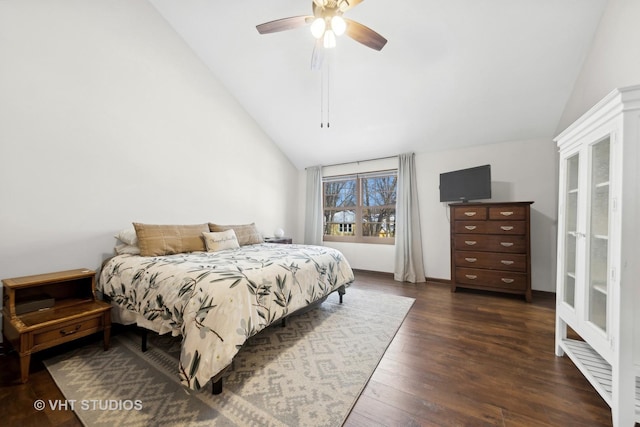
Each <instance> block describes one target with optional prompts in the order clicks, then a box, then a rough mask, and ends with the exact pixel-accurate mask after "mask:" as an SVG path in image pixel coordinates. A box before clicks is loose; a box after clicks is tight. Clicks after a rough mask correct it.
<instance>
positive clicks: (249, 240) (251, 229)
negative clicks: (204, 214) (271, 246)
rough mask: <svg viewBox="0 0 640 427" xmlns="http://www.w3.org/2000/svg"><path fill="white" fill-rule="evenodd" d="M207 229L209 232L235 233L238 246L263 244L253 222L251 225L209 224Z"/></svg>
mask: <svg viewBox="0 0 640 427" xmlns="http://www.w3.org/2000/svg"><path fill="white" fill-rule="evenodd" d="M209 229H210V230H211V231H227V230H233V231H235V232H236V237H237V238H238V244H240V246H244V245H255V244H257V243H263V242H264V240H262V236H261V235H260V233H258V229H257V228H256V224H255V223H253V222H252V223H251V224H244V225H219V224H212V223H209Z"/></svg>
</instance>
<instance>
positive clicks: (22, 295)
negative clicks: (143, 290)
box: [2, 269, 111, 383]
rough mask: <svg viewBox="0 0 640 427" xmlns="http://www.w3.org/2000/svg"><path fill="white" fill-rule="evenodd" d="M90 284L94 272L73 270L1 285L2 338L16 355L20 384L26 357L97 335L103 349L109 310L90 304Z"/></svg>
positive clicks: (25, 372)
mask: <svg viewBox="0 0 640 427" xmlns="http://www.w3.org/2000/svg"><path fill="white" fill-rule="evenodd" d="M95 280H96V272H95V271H93V270H89V269H79V270H69V271H60V272H57V273H48V274H38V275H35V276H25V277H17V278H13V279H4V280H3V281H2V284H3V285H4V304H3V309H2V310H3V315H2V322H3V335H4V337H5V340H6V341H8V342H10V343H11V345H12V346H13V348H14V349H15V350H16V351H17V352H18V354H19V355H20V380H21V381H22V382H23V383H24V382H26V381H27V379H28V378H29V362H30V361H31V353H35V352H37V351H40V350H44V349H46V348H49V347H53V346H56V345H58V344H62V343H65V342H68V341H72V340H75V339H77V338H81V337H85V336H87V335H91V334H93V333H96V332H100V331H103V333H104V349H105V350H107V349H108V348H109V338H110V334H111V306H110V305H109V304H107V303H106V302H104V301H99V300H97V299H96V296H95ZM38 307H39V308H38Z"/></svg>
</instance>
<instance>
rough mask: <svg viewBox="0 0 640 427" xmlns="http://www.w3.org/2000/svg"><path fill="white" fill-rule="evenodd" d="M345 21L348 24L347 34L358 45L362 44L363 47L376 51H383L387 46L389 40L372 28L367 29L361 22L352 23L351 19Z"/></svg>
mask: <svg viewBox="0 0 640 427" xmlns="http://www.w3.org/2000/svg"><path fill="white" fill-rule="evenodd" d="M344 20H345V22H346V23H347V31H346V34H347V35H348V36H349V37H351V38H352V39H354V40H355V41H357V42H358V43H362V44H363V45H365V46H367V47H370V48H371V49H375V50H382V48H383V47H384V45H385V44H387V39H385V38H384V37H382V36H381V35H380V34H378V33H376V32H375V31H373V30H372V29H371V28H369V27H366V26H364V25H362V24H360V23H359V22H356V21H352V20H351V19H347V18H345V19H344Z"/></svg>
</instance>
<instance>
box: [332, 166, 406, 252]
mask: <svg viewBox="0 0 640 427" xmlns="http://www.w3.org/2000/svg"><path fill="white" fill-rule="evenodd" d="M391 176H395V177H396V188H395V191H396V204H395V205H394V210H395V212H396V213H397V209H398V205H397V190H398V181H397V176H398V170H397V169H386V170H381V171H374V172H365V173H357V174H346V175H333V176H324V177H322V218H323V224H322V241H323V242H345V243H369V244H378V245H395V240H396V239H395V228H396V221H395V220H394V222H393V224H394V236H393V237H374V236H363V235H362V230H363V221H362V215H363V211H364V209H365V208H367V206H363V199H362V187H363V185H362V182H363V180H365V179H368V178H377V177H391ZM349 180H355V183H356V184H355V198H356V204H355V206H354V209H353V210H354V213H355V218H354V220H355V221H354V222H353V228H354V229H355V232H354V235H353V236H334V235H330V234H325V230H326V223H325V218H326V216H325V211H326V209H327V206H325V202H326V197H325V196H326V194H325V183H328V182H339V181H349ZM390 206H391V205H380V206H376V207H377V208H385V207H387V208H388V207H390ZM330 209H331V207H330ZM334 209H335V208H334ZM343 210H345V209H343ZM395 217H396V214H395V213H394V218H395ZM343 224H345V225H346V224H351V223H343Z"/></svg>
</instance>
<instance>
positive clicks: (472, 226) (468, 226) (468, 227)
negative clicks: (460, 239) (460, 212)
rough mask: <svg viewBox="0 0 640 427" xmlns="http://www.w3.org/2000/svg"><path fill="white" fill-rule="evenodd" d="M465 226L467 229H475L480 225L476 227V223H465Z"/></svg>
mask: <svg viewBox="0 0 640 427" xmlns="http://www.w3.org/2000/svg"><path fill="white" fill-rule="evenodd" d="M464 228H466V229H467V230H475V229H476V228H478V227H476V226H475V225H465V226H464Z"/></svg>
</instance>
